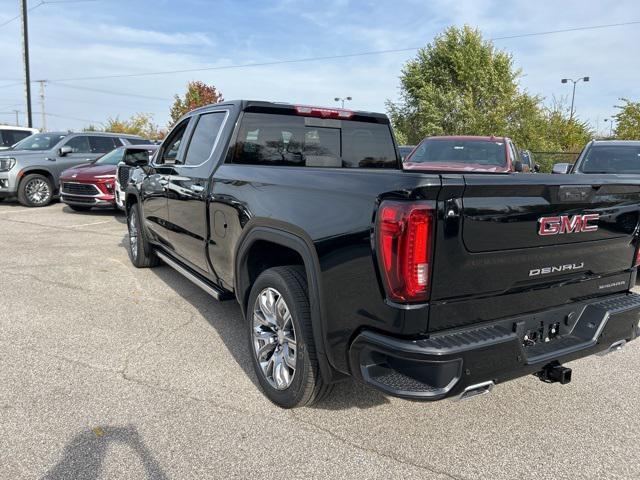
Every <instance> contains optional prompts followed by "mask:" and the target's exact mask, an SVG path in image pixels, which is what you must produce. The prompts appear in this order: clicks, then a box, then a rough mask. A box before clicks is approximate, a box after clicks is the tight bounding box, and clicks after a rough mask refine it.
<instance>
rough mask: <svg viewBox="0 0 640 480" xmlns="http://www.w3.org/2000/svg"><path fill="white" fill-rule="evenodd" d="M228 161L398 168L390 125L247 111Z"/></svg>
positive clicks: (253, 163) (279, 164)
mask: <svg viewBox="0 0 640 480" xmlns="http://www.w3.org/2000/svg"><path fill="white" fill-rule="evenodd" d="M230 160H231V162H232V163H238V164H249V165H274V166H294V167H334V168H336V167H342V168H397V166H398V163H397V158H396V151H395V147H394V143H393V137H392V136H391V129H390V126H389V125H388V124H380V123H369V122H361V121H354V120H336V119H322V118H314V117H303V116H294V115H276V114H270V113H254V112H246V113H245V114H244V115H243V117H242V121H241V124H240V128H239V131H238V137H237V140H236V144H235V145H234V146H233V149H232V155H231V159H230Z"/></svg>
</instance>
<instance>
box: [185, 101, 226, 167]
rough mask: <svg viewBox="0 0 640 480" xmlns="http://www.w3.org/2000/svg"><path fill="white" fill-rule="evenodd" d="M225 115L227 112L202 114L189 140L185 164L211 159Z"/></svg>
mask: <svg viewBox="0 0 640 480" xmlns="http://www.w3.org/2000/svg"><path fill="white" fill-rule="evenodd" d="M225 115H226V112H213V113H205V114H204V115H200V118H198V123H197V124H196V127H195V129H194V131H193V135H192V136H191V141H190V142H189V149H188V150H187V154H186V156H185V159H184V163H185V165H200V164H202V163H204V162H206V161H207V160H208V159H209V157H210V156H211V153H212V152H213V147H214V145H215V142H216V139H217V138H218V134H219V133H220V128H221V127H222V122H223V121H224V117H225Z"/></svg>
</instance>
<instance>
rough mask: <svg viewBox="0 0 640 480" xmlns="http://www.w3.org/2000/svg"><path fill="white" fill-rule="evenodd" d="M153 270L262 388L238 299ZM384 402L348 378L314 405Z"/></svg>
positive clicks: (385, 400) (163, 269)
mask: <svg viewBox="0 0 640 480" xmlns="http://www.w3.org/2000/svg"><path fill="white" fill-rule="evenodd" d="M122 245H123V246H124V247H125V248H127V246H128V240H127V239H126V238H125V239H124V240H123V242H122ZM152 271H153V273H154V274H156V275H157V276H158V277H159V278H160V279H161V280H162V281H163V282H164V283H165V284H166V285H167V286H169V287H170V288H171V289H172V290H173V291H175V292H176V293H177V294H178V295H180V297H182V298H183V299H184V300H185V301H187V302H189V303H190V304H191V305H192V306H193V307H195V308H196V309H197V310H198V312H200V314H201V315H202V317H203V318H204V319H205V320H206V321H207V322H208V323H209V324H210V325H211V326H212V327H213V328H215V329H216V331H217V332H218V334H219V335H220V338H221V339H222V341H223V342H224V344H225V346H226V347H227V350H228V351H229V353H230V354H231V355H232V356H233V358H234V360H235V361H236V363H237V364H238V365H239V366H240V368H242V370H243V371H244V373H245V374H246V375H247V376H248V377H249V379H251V381H252V382H253V384H254V386H255V388H256V389H260V386H259V383H258V380H257V378H256V376H255V372H254V371H253V367H252V358H251V357H250V352H249V347H248V345H247V343H248V342H247V332H246V328H245V325H244V318H243V317H242V312H241V310H240V306H239V305H238V304H237V302H236V301H235V300H229V301H225V302H218V301H216V300H215V299H213V298H211V297H210V296H209V295H208V294H207V293H205V292H204V291H202V290H200V288H198V287H197V286H195V285H193V284H192V283H191V282H189V280H186V279H185V278H184V277H182V275H180V274H179V273H178V272H176V271H174V270H173V269H171V268H170V267H167V266H161V267H158V268H154V269H153V270H152ZM385 403H389V399H388V398H387V397H386V396H385V395H383V394H382V393H381V392H379V391H377V390H374V389H373V388H370V387H368V386H366V385H364V384H362V383H360V382H357V381H356V380H354V379H352V378H348V379H346V380H344V381H342V382H340V383H338V384H336V385H335V387H334V389H333V392H332V393H331V394H330V395H329V396H328V398H326V399H325V400H323V401H321V402H319V403H317V404H316V405H314V406H313V407H311V408H317V409H323V410H343V409H349V408H353V407H356V408H360V409H366V408H371V407H375V406H378V405H382V404H385Z"/></svg>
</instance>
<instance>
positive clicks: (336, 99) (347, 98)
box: [334, 97, 353, 108]
mask: <svg viewBox="0 0 640 480" xmlns="http://www.w3.org/2000/svg"><path fill="white" fill-rule="evenodd" d="M334 100H335V101H336V102H342V108H344V102H345V100H346V101H351V100H353V98H351V97H344V98H341V97H336V98H334Z"/></svg>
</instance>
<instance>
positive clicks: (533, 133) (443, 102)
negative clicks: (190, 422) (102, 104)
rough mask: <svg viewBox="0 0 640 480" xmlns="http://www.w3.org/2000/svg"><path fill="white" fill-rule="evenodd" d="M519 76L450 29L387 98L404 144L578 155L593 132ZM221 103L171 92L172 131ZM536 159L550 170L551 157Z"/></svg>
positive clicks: (628, 121) (484, 43)
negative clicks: (478, 143)
mask: <svg viewBox="0 0 640 480" xmlns="http://www.w3.org/2000/svg"><path fill="white" fill-rule="evenodd" d="M521 77H522V71H521V70H520V69H517V68H515V67H514V62H513V56H512V55H511V54H510V53H508V52H506V51H504V50H500V49H497V48H496V47H495V46H494V44H493V42H491V41H490V40H485V39H484V38H483V37H482V33H481V32H480V31H479V30H478V29H474V28H471V27H469V26H464V27H460V28H458V27H450V28H447V29H446V30H445V31H444V32H443V33H442V34H440V35H438V36H436V37H435V39H434V40H433V41H432V42H431V43H429V44H427V45H426V46H425V47H424V48H422V49H420V50H419V51H418V52H417V54H416V56H415V57H414V58H412V59H410V60H409V61H408V62H407V63H406V64H405V66H404V67H403V69H402V71H401V74H400V95H399V101H397V102H393V101H391V100H387V102H386V108H387V113H388V115H389V117H390V118H391V122H392V124H393V127H394V131H395V134H396V137H397V139H398V141H399V142H400V143H401V144H416V143H418V142H419V141H420V140H422V139H423V138H424V137H426V136H430V135H495V136H508V137H511V138H512V139H513V140H514V141H515V142H516V144H517V145H519V146H520V148H526V149H528V150H532V151H539V152H579V151H580V150H581V149H582V147H583V146H584V145H585V144H586V143H587V142H588V141H589V140H590V139H591V138H593V137H594V136H595V135H596V132H594V131H593V129H592V128H591V127H590V125H589V124H588V123H587V122H586V121H584V120H580V119H579V117H577V116H576V115H575V113H574V114H573V115H571V113H570V111H569V108H568V106H567V103H566V101H565V100H564V99H556V98H553V99H552V100H551V102H550V103H549V102H547V103H545V99H544V98H543V97H541V96H540V95H536V94H531V93H529V92H527V91H526V90H524V89H522V88H521V87H520V84H519V80H520V78H521ZM222 100H223V96H222V94H221V93H220V92H219V91H218V90H217V89H216V88H215V87H214V86H212V85H207V84H205V83H203V82H200V81H195V82H189V84H188V85H187V91H186V93H185V94H184V95H183V96H179V95H175V96H174V102H173V105H172V106H171V109H170V123H169V128H170V127H171V126H172V125H174V124H175V123H176V122H177V120H178V119H179V118H180V117H181V116H182V115H184V114H185V113H187V112H189V111H190V110H192V109H194V108H197V107H199V106H203V105H208V104H211V103H217V102H220V101H222ZM620 101H621V102H622V103H621V104H619V105H615V107H616V108H617V109H618V112H617V113H616V115H614V119H615V130H614V134H613V137H614V138H619V139H640V102H634V101H631V100H629V99H620ZM90 128H94V129H95V127H90ZM104 130H108V131H112V132H119V133H133V134H138V135H142V136H144V137H146V138H151V139H154V140H155V139H161V138H163V137H164V136H165V135H166V132H167V129H163V128H159V127H158V125H156V124H155V123H154V122H153V119H152V117H151V116H150V115H148V114H144V113H138V114H136V115H134V116H132V117H131V118H130V119H127V120H120V119H119V118H117V117H116V118H110V119H108V120H107V122H106V123H105V124H104ZM536 161H538V162H539V163H541V167H542V170H543V171H550V169H551V164H552V163H553V161H554V160H553V159H552V158H543V157H538V158H537V159H536Z"/></svg>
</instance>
